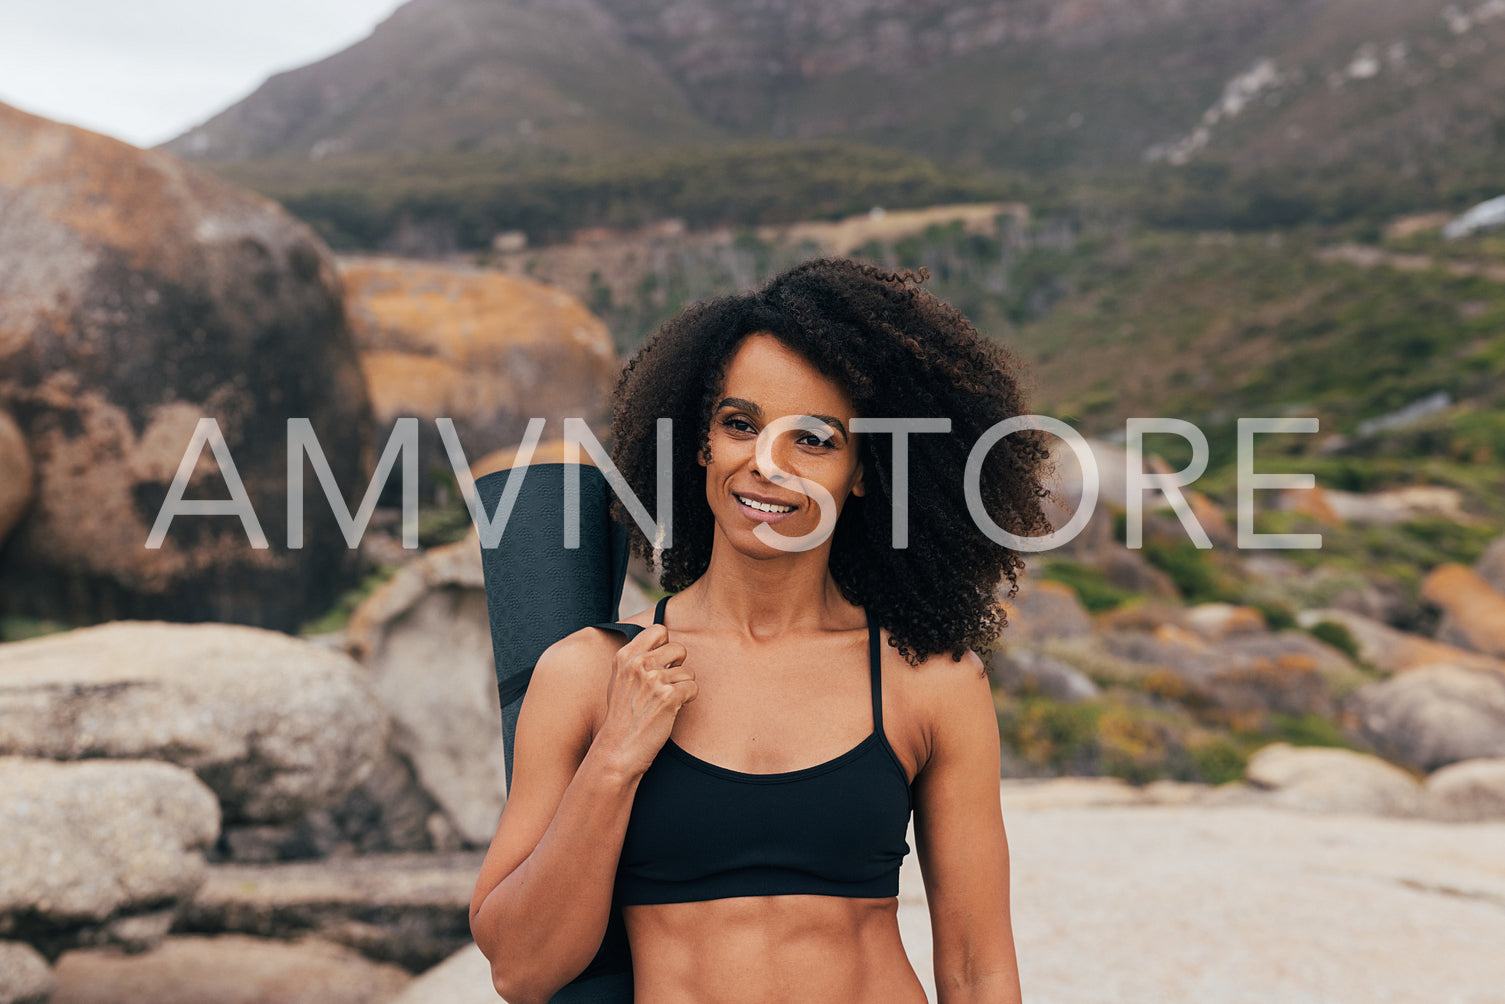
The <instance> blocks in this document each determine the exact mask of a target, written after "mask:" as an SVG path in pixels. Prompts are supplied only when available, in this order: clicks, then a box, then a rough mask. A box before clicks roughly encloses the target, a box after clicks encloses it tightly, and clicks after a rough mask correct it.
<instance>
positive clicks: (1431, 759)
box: [1349, 666, 1505, 771]
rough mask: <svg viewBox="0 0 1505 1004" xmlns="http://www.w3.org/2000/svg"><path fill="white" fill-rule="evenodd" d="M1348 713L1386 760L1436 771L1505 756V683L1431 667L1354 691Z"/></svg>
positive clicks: (1473, 672)
mask: <svg viewBox="0 0 1505 1004" xmlns="http://www.w3.org/2000/svg"><path fill="white" fill-rule="evenodd" d="M1349 704H1350V707H1351V709H1352V710H1353V711H1354V713H1355V714H1356V715H1357V716H1358V720H1359V727H1360V728H1361V729H1362V731H1363V733H1364V735H1365V737H1366V738H1367V739H1368V740H1369V741H1370V742H1371V743H1372V744H1373V745H1374V746H1375V748H1376V749H1378V750H1379V751H1380V752H1381V753H1383V754H1385V756H1387V757H1389V758H1390V759H1392V760H1396V761H1399V762H1401V763H1406V764H1410V765H1412V766H1414V767H1419V768H1421V769H1422V770H1428V771H1430V770H1435V769H1437V768H1438V767H1442V766H1445V765H1447V764H1450V763H1454V762H1456V761H1458V760H1470V759H1474V758H1476V757H1500V756H1505V677H1501V676H1499V675H1498V674H1495V673H1484V672H1478V671H1476V670H1469V669H1463V668H1461V667H1458V666H1427V667H1423V668H1421V669H1413V670H1411V671H1410V672H1408V673H1402V674H1401V675H1399V676H1395V677H1392V678H1391V679H1389V680H1385V681H1383V682H1381V683H1372V684H1369V685H1368V686H1365V687H1361V688H1359V689H1358V690H1357V691H1355V692H1354V693H1353V695H1352V697H1351V698H1350V702H1349Z"/></svg>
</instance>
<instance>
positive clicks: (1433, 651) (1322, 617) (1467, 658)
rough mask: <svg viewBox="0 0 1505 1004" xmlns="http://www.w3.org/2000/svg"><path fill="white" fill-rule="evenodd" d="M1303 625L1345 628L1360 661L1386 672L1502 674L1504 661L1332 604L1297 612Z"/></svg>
mask: <svg viewBox="0 0 1505 1004" xmlns="http://www.w3.org/2000/svg"><path fill="white" fill-rule="evenodd" d="M1296 619H1297V622H1298V623H1300V625H1301V626H1302V627H1304V628H1308V629H1310V628H1313V627H1316V626H1317V625H1318V624H1321V623H1322V622H1323V621H1330V622H1332V623H1334V624H1340V625H1342V626H1343V627H1345V628H1347V629H1348V633H1349V634H1350V635H1352V636H1353V640H1354V642H1355V643H1356V644H1357V645H1358V650H1359V660H1360V661H1361V662H1365V663H1368V664H1369V665H1371V666H1373V667H1374V668H1375V669H1378V670H1381V671H1383V672H1386V673H1400V672H1404V671H1407V670H1412V669H1417V668H1419V667H1422V666H1441V665H1448V666H1464V667H1468V668H1470V669H1483V670H1491V671H1494V672H1499V673H1502V674H1505V661H1502V660H1500V659H1496V658H1494V657H1492V656H1488V655H1483V654H1481V653H1479V652H1471V651H1469V650H1467V649H1462V648H1459V647H1457V646H1456V645H1449V644H1447V643H1445V642H1440V641H1436V640H1434V639H1431V638H1424V637H1422V636H1421V635H1418V634H1412V633H1410V632H1409V631H1397V630H1396V629H1395V628H1393V627H1391V626H1389V625H1388V624H1383V623H1381V622H1379V621H1377V620H1375V619H1373V618H1371V617H1366V616H1364V615H1363V614H1357V613H1354V612H1352V611H1349V610H1338V609H1335V608H1332V607H1327V608H1319V609H1313V610H1303V611H1301V613H1299V614H1297V615H1296Z"/></svg>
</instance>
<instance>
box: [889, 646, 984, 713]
mask: <svg viewBox="0 0 1505 1004" xmlns="http://www.w3.org/2000/svg"><path fill="white" fill-rule="evenodd" d="M883 668H884V671H885V673H886V674H888V675H892V676H894V677H897V678H898V680H899V681H901V683H900V686H901V687H902V689H903V690H904V692H905V697H906V698H907V699H908V700H911V701H913V702H915V703H916V704H917V705H918V706H922V707H945V706H947V705H948V704H950V703H952V702H954V701H956V700H958V699H962V700H965V699H968V697H969V696H970V697H971V699H974V700H975V699H976V696H977V694H979V693H990V690H989V686H988V675H987V668H986V667H985V666H984V665H983V661H982V659H981V658H980V657H979V656H978V654H977V653H976V652H974V651H972V650H971V649H967V650H966V652H964V653H962V657H961V658H960V659H956V658H953V657H952V655H951V653H950V652H938V653H936V654H934V655H930V656H927V657H926V658H924V659H922V660H920V662H919V664H918V665H910V663H909V662H908V661H907V660H906V659H905V658H904V657H903V656H901V655H900V654H899V653H898V650H897V649H895V648H893V647H892V646H889V645H885V646H884V654H883Z"/></svg>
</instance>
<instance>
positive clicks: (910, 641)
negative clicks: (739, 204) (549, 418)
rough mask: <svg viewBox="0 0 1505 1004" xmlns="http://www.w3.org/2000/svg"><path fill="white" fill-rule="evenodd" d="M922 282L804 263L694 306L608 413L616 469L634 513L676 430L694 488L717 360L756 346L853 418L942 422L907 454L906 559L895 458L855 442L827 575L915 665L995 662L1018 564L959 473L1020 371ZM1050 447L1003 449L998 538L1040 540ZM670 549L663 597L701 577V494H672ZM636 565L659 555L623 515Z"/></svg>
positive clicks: (625, 378) (1036, 438) (681, 488)
mask: <svg viewBox="0 0 1505 1004" xmlns="http://www.w3.org/2000/svg"><path fill="white" fill-rule="evenodd" d="M926 278H928V274H927V273H926V272H925V270H923V269H921V270H920V272H919V273H918V274H916V273H914V272H910V271H905V272H892V271H888V270H885V269H882V268H879V267H877V266H875V265H869V264H863V263H859V262H855V261H852V260H850V259H846V258H821V259H814V260H811V261H806V262H803V263H801V264H799V265H796V266H795V267H794V268H791V269H789V270H788V271H787V272H784V273H782V274H781V275H778V276H776V277H774V278H773V279H772V280H770V281H769V282H768V283H767V284H766V285H765V286H763V288H762V289H759V290H756V291H754V292H749V293H744V294H740V295H736V296H724V297H718V298H716V299H711V300H706V301H703V302H700V303H697V304H694V305H692V306H690V307H689V308H687V309H686V310H685V311H684V312H683V313H681V314H679V315H678V316H677V317H675V318H673V319H671V320H670V321H668V322H667V323H665V324H664V325H663V326H662V327H661V328H660V329H659V330H658V331H657V332H656V333H655V334H654V335H653V336H652V337H651V338H650V339H649V340H648V341H647V342H646V343H645V344H644V345H643V347H642V349H641V350H640V351H639V352H638V353H637V355H636V356H635V357H634V358H633V359H632V360H631V362H629V363H628V364H627V367H626V369H624V370H623V372H622V375H621V378H620V380H619V381H618V384H617V388H616V394H615V397H614V402H613V405H614V407H613V425H612V429H613V434H614V440H615V442H614V445H613V450H612V460H613V462H614V463H615V464H616V465H617V467H618V469H619V470H620V471H621V472H622V474H623V476H624V477H625V478H626V479H627V483H628V484H629V485H630V486H631V488H632V490H633V491H634V492H636V493H637V494H638V496H639V497H640V498H644V499H647V498H651V497H653V494H654V492H655V490H656V489H655V485H656V483H657V481H656V475H655V463H656V459H657V441H656V423H657V420H658V419H659V418H660V417H665V416H667V417H669V418H672V419H673V420H674V426H673V464H674V470H675V471H676V472H682V471H696V470H698V469H699V468H698V466H697V463H696V460H697V458H698V457H699V456H700V455H701V452H702V451H703V450H705V449H706V448H707V446H708V442H709V432H710V423H711V416H712V412H713V409H714V406H715V402H716V401H717V400H718V399H719V397H720V392H721V387H722V383H723V380H724V378H725V372H726V366H727V363H728V360H729V359H730V357H731V356H732V354H733V351H734V350H735V349H736V347H737V346H738V344H739V343H740V342H741V341H742V339H743V338H745V337H746V336H747V335H750V334H753V333H755V332H766V333H769V334H772V335H773V336H774V337H776V338H777V339H779V341H781V342H783V343H784V344H785V345H787V346H788V347H789V348H791V349H793V350H794V351H796V352H798V353H799V354H800V355H802V356H803V357H804V358H805V359H807V360H808V361H809V362H810V363H811V365H813V366H814V367H815V368H816V369H817V370H818V371H819V372H821V373H822V374H823V375H825V376H826V377H827V378H828V379H830V380H832V381H834V382H835V383H836V384H837V385H838V386H840V387H841V388H842V389H843V390H844V391H845V392H846V394H847V396H848V397H849V398H850V399H851V401H852V403H853V404H854V405H855V407H856V412H857V414H858V415H859V416H862V417H899V418H949V419H951V432H950V434H940V433H936V434H925V435H915V436H911V437H910V439H909V483H910V491H909V496H910V497H909V543H908V547H907V548H902V549H896V548H894V547H893V546H892V518H893V464H892V458H893V448H892V440H891V438H890V437H888V436H884V435H868V436H859V437H858V441H859V444H860V446H859V449H860V456H861V460H862V464H863V469H864V471H865V472H866V474H865V475H864V482H865V484H866V485H867V492H866V494H865V495H863V496H860V497H853V498H851V499H849V500H848V502H847V504H846V505H845V506H844V507H843V509H842V512H841V517H840V519H839V520H838V521H837V524H836V528H835V530H834V532H833V536H832V544H831V555H830V569H831V575H832V578H833V579H834V580H835V582H836V585H837V586H838V588H840V590H841V592H842V594H843V595H844V596H845V597H846V598H847V599H848V600H849V601H851V602H852V603H854V604H856V605H858V606H861V607H863V608H865V609H867V610H869V611H871V612H872V614H873V616H874V618H875V619H876V620H877V622H878V623H879V624H881V625H882V626H883V627H884V628H887V629H888V631H889V634H890V636H891V637H892V639H893V644H894V645H895V646H896V647H897V648H898V650H899V652H900V653H901V654H902V655H903V656H904V658H905V659H907V660H908V661H909V662H910V663H911V664H916V665H917V664H918V663H919V662H920V661H921V660H923V659H925V658H926V657H929V656H931V655H934V654H937V653H941V652H949V653H950V654H951V656H952V658H953V659H960V658H961V657H962V655H963V654H964V653H965V652H966V650H967V649H968V648H973V649H987V648H991V647H993V645H994V644H995V641H996V639H997V637H998V635H999V633H1000V632H1001V631H1002V629H1003V626H1004V613H1003V611H1002V609H1001V608H1000V606H999V597H998V588H999V586H1000V584H1001V582H1002V580H1003V579H1004V578H1007V579H1008V580H1009V584H1010V588H1009V593H1008V595H1009V596H1012V595H1013V594H1014V593H1015V592H1016V591H1017V589H1018V573H1019V571H1020V570H1021V569H1022V568H1023V564H1024V563H1023V561H1022V559H1021V558H1020V555H1019V554H1018V553H1017V552H1015V551H1013V550H1010V549H1008V548H1006V547H1003V546H1001V545H999V544H997V543H995V542H993V541H992V540H990V539H989V538H988V537H987V536H985V535H984V534H983V532H982V531H981V530H980V529H979V528H978V526H977V525H976V523H975V522H974V521H973V519H972V515H971V513H970V511H969V510H968V508H967V503H966V498H965V495H964V492H963V473H964V471H965V468H966V463H967V457H968V454H969V452H970V451H971V449H972V446H973V444H975V443H976V442H977V440H978V438H979V437H980V436H981V435H982V434H983V433H984V432H985V431H987V430H988V429H989V428H990V427H992V426H993V425H995V424H996V423H998V422H1001V421H1003V420H1004V419H1007V418H1010V417H1013V416H1015V415H1021V414H1027V413H1028V409H1027V408H1026V407H1025V397H1024V393H1023V390H1022V388H1021V382H1022V381H1021V366H1020V364H1019V362H1018V361H1017V360H1016V359H1015V357H1014V356H1013V355H1012V354H1011V353H1009V352H1007V351H1005V350H1004V349H1003V348H1001V347H1000V346H998V345H996V344H993V343H991V342H989V341H987V340H985V339H984V338H983V337H982V336H980V335H979V334H978V332H977V330H976V329H975V328H973V327H972V325H971V323H970V322H968V321H967V319H966V318H965V317H963V316H962V314H961V313H960V312H959V311H957V310H956V309H955V308H954V307H951V306H950V305H948V304H946V303H943V302H942V301H941V300H939V299H937V298H936V297H935V296H934V295H933V294H932V293H930V292H929V291H928V290H926V289H923V288H921V286H920V283H922V282H923V281H924V280H925V279H926ZM1048 464H1049V459H1048V452H1047V450H1046V447H1045V443H1044V436H1043V434H1041V433H1039V432H1035V431H1025V432H1019V433H1015V434H1013V435H1011V436H1007V437H1005V438H1004V439H1003V440H1002V441H1000V442H999V443H998V444H997V445H996V446H994V447H993V449H992V450H990V451H989V453H988V456H987V459H986V460H985V462H984V463H983V466H982V473H981V477H980V482H979V489H980V494H981V497H982V500H983V504H984V507H985V508H986V509H987V511H988V513H989V515H990V516H991V517H992V519H993V521H994V522H995V523H997V524H998V525H999V526H1000V527H1002V528H1003V529H1005V530H1008V531H1010V532H1012V533H1015V534H1018V535H1021V536H1028V535H1034V534H1039V533H1044V532H1048V531H1049V529H1050V526H1049V524H1048V522H1047V520H1046V516H1045V511H1044V508H1043V506H1042V502H1043V500H1044V499H1046V498H1047V497H1048V494H1049V493H1048V492H1047V490H1046V489H1045V487H1044V484H1043V481H1044V478H1045V477H1046V475H1047V473H1048V470H1047V467H1048ZM673 495H674V497H673V502H672V505H673V517H672V518H673V526H674V537H673V546H672V547H670V548H667V549H665V550H664V551H663V552H662V554H661V555H660V560H661V562H662V569H663V574H662V582H663V586H664V588H665V589H667V590H669V591H670V592H678V591H679V590H681V589H684V588H685V587H686V586H688V585H689V584H690V583H692V582H694V581H695V580H696V579H697V578H699V577H700V576H701V575H703V574H704V573H705V570H706V568H707V567H708V565H709V563H710V557H711V540H712V530H713V526H714V522H713V518H712V515H711V509H710V506H709V505H708V504H707V503H706V499H705V483H704V479H703V478H700V477H683V476H680V477H676V478H675V479H674V489H673ZM613 506H614V513H613V515H614V516H615V517H616V518H617V519H618V520H619V521H621V522H622V523H624V524H625V525H626V526H627V528H628V532H629V534H630V536H631V539H632V547H633V550H634V552H635V553H637V554H639V555H641V556H643V557H644V558H647V559H649V560H652V558H653V545H652V542H651V541H650V540H649V539H648V538H647V537H646V536H645V535H644V534H643V533H642V531H641V530H640V529H639V528H638V527H637V524H636V523H635V522H634V521H633V520H632V519H630V518H629V517H628V515H627V513H626V510H625V507H624V506H623V505H622V503H621V502H620V501H616V502H614V503H613Z"/></svg>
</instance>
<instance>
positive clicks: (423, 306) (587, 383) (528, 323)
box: [341, 258, 618, 493]
mask: <svg viewBox="0 0 1505 1004" xmlns="http://www.w3.org/2000/svg"><path fill="white" fill-rule="evenodd" d="M341 270H342V272H343V274H344V279H345V285H346V288H347V289H348V291H349V301H348V302H349V306H350V318H351V324H352V326H353V329H354V332H355V339H356V344H357V346H358V347H359V350H360V356H361V367H362V369H363V370H364V371H365V374H366V381H367V385H368V387H369V388H370V392H371V405H372V409H373V411H374V412H375V416H376V422H377V428H378V435H379V436H381V437H382V438H385V436H386V435H387V434H388V433H389V431H390V430H391V428H392V425H393V423H394V422H395V421H396V420H397V419H398V418H401V417H404V416H415V417H417V418H419V419H420V420H421V421H420V423H419V443H420V454H421V455H423V456H426V457H433V458H435V459H434V461H433V463H432V464H430V465H425V469H424V470H423V471H422V473H421V475H420V477H421V478H423V479H425V480H424V481H423V483H422V484H423V489H424V491H425V492H426V493H430V492H432V489H433V486H434V484H435V481H434V479H433V477H432V475H431V474H430V473H429V471H430V469H431V467H433V466H438V467H439V468H440V469H441V470H446V471H447V470H448V469H449V465H448V462H447V459H445V458H447V454H446V452H445V450H444V446H443V445H442V442H441V440H440V438H439V432H438V428H437V426H435V424H434V421H433V420H434V419H436V418H440V417H448V418H450V419H452V420H453V421H454V423H455V432H456V434H457V436H458V437H459V440H460V443H461V445H462V446H463V447H464V448H465V452H466V456H467V457H468V458H469V459H470V460H472V461H474V460H475V459H476V458H478V457H480V456H482V455H483V454H486V453H489V452H491V451H494V450H499V449H504V448H507V447H515V446H516V445H517V444H518V443H519V442H520V441H521V440H522V436H523V431H524V429H526V428H527V425H528V420H529V419H530V418H544V419H547V420H548V422H549V423H550V424H549V426H548V429H549V432H550V434H551V435H554V436H558V435H560V434H561V433H562V432H563V424H562V423H563V420H564V419H565V418H569V417H579V418H584V419H585V420H586V422H587V423H588V424H589V425H590V427H591V429H592V431H594V432H595V434H596V436H597V437H599V438H602V439H603V440H604V439H605V436H606V425H607V414H608V413H607V404H608V401H609V399H610V397H611V390H612V386H613V385H614V383H615V382H616V374H617V368H618V366H617V353H616V347H615V345H614V343H613V341H612V337H611V333H610V332H609V331H608V330H607V329H606V325H605V324H603V323H602V322H601V320H600V319H599V318H597V317H596V316H595V315H594V314H592V313H591V312H590V311H589V310H587V309H586V308H585V305H584V304H582V303H581V302H580V301H579V300H577V299H575V297H573V296H571V295H570V294H569V293H566V292H565V291H563V290H561V289H558V288H555V287H553V286H547V285H544V284H543V283H540V282H535V281H533V280H531V279H525V278H521V277H519V276H512V275H507V274H506V273H503V272H498V271H495V270H490V269H480V268H473V267H467V266H461V265H440V264H433V263H423V262H415V261H399V260H395V259H380V258H362V259H350V260H346V261H344V262H342V264H341Z"/></svg>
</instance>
